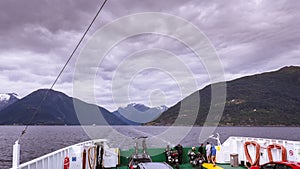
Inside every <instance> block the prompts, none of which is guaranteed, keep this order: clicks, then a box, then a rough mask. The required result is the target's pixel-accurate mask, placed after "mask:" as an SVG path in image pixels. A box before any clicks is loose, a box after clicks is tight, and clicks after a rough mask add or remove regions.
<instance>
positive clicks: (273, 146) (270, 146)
mask: <svg viewBox="0 0 300 169" xmlns="http://www.w3.org/2000/svg"><path fill="white" fill-rule="evenodd" d="M273 148H276V149H281V152H282V161H287V154H286V148H285V147H284V146H283V145H280V144H277V143H274V144H270V145H269V146H268V147H267V151H268V157H269V161H270V162H273V155H272V152H271V149H273Z"/></svg>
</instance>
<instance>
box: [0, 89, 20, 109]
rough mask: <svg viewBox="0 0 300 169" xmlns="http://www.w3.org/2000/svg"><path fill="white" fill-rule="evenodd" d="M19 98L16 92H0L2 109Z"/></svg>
mask: <svg viewBox="0 0 300 169" xmlns="http://www.w3.org/2000/svg"><path fill="white" fill-rule="evenodd" d="M18 100H19V98H18V95H17V94H15V93H4V94H0V111H1V110H2V109H4V108H6V107H7V106H9V105H11V104H13V103H14V102H16V101H18Z"/></svg>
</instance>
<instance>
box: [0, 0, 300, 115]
mask: <svg viewBox="0 0 300 169" xmlns="http://www.w3.org/2000/svg"><path fill="white" fill-rule="evenodd" d="M101 3H102V0H97V1H95V0H89V1H86V0H63V1H62V0H26V1H22V0H9V1H5V0H2V1H0V82H1V83H0V93H8V92H15V93H17V94H18V95H19V96H20V97H24V96H26V95H28V94H30V93H31V92H33V91H35V90H37V89H40V88H49V87H50V86H51V84H52V83H53V81H54V80H55V78H56V75H57V74H58V73H59V71H60V69H61V68H62V66H63V65H64V63H65V62H66V60H67V59H68V57H69V55H70V53H71V52H72V50H73V49H74V47H75V45H76V43H77V42H78V41H79V39H80V37H81V35H82V34H83V32H84V30H85V29H86V27H87V25H88V24H89V22H90V21H91V19H92V18H93V16H94V15H95V13H96V11H97V10H98V8H99V6H100V5H101ZM299 9H300V1H299V0H276V1H274V0H253V1H244V0H230V1H213V0H202V1H198V0H194V1H182V0H176V1H174V0H172V1H171V0H170V1H161V0H144V1H140V0H109V1H108V3H107V4H106V6H105V7H104V9H103V11H102V12H101V13H100V15H99V17H98V18H97V20H96V22H95V24H94V25H93V27H92V29H91V31H90V32H89V33H88V36H87V38H86V39H85V41H84V42H83V44H82V45H81V46H80V48H79V50H78V51H77V52H76V54H75V56H74V58H73V59H72V60H71V63H70V64H69V65H68V66H67V68H66V70H65V72H64V73H63V74H62V76H61V78H60V79H59V81H58V83H57V84H56V85H55V87H54V89H55V90H59V91H62V92H64V93H66V94H68V95H69V96H73V83H74V71H75V70H76V65H78V59H79V58H80V57H84V58H85V59H86V60H92V59H93V56H92V54H91V55H89V54H88V53H89V52H86V53H87V54H86V55H84V56H82V55H80V52H81V51H82V50H83V49H84V48H85V46H86V44H88V43H89V40H90V39H92V38H93V37H94V36H95V34H96V32H97V31H99V30H100V29H101V28H102V27H103V26H104V25H107V24H110V23H111V22H113V21H114V20H116V19H118V18H120V17H123V16H126V15H130V14H136V13H143V12H161V13H167V14H171V15H174V16H178V17H180V18H183V19H185V20H187V21H188V22H189V23H191V24H193V25H195V26H196V27H197V28H198V29H199V30H200V31H202V33H203V34H204V35H205V36H206V37H207V38H208V40H209V41H210V42H211V44H212V46H214V48H215V50H216V53H217V55H218V56H219V59H220V62H221V66H222V69H223V70H224V76H225V79H226V80H232V79H235V78H238V77H242V76H245V75H251V74H256V73H261V72H266V71H273V70H276V69H279V68H282V67H284V66H289V65H296V66H299V65H300V59H299V56H300V19H299V18H300V10H299ZM160 19H161V18H157V21H158V22H159V21H161V20H160ZM146 22H147V20H145V23H140V24H145V25H147V23H146ZM130 24H132V23H131V22H130V23H128V25H130ZM164 24H165V22H162V23H161V25H164ZM128 25H122V26H121V27H119V28H116V29H111V32H112V33H113V34H117V33H118V32H122V29H126V28H127V26H128ZM176 29H177V28H176ZM178 29H179V28H178ZM191 38H192V37H191ZM109 40H110V37H109V36H107V39H102V40H101V42H99V43H100V44H97V45H99V48H100V49H98V50H101V43H103V44H105V43H106V42H107V41H109ZM199 44H201V42H199ZM86 50H90V51H92V49H91V48H86ZM99 57H102V58H103V60H102V61H101V62H99V63H97V67H96V69H95V67H93V69H95V70H96V74H94V75H93V77H94V85H95V86H94V89H93V91H94V95H95V99H94V100H95V101H96V103H97V104H98V105H100V106H103V107H105V108H107V109H109V110H115V109H117V107H119V106H126V104H128V102H136V103H143V104H146V105H148V106H157V105H162V104H165V105H167V106H172V105H174V104H175V103H176V102H178V101H180V100H181V99H182V98H183V97H186V96H187V95H188V94H190V92H191V91H186V92H184V85H188V84H189V83H193V82H195V84H196V89H201V88H203V87H204V86H206V85H208V84H209V83H211V82H212V80H211V79H210V78H209V77H210V75H209V74H208V71H207V65H205V63H204V62H203V60H201V59H199V58H198V57H197V56H196V54H195V53H193V51H192V50H191V49H190V48H189V46H187V45H186V44H183V43H182V42H181V41H180V40H178V39H177V40H176V39H173V38H171V37H168V36H165V35H159V34H141V35H137V36H132V37H128V38H127V39H124V40H123V41H121V42H120V43H118V44H115V45H114V46H112V49H111V50H110V51H109V53H107V54H106V55H105V56H99ZM155 64H157V66H156V65H155ZM86 68H90V69H92V67H89V65H88V64H87V65H86ZM132 69H138V70H135V71H132ZM87 73H88V72H87ZM83 74H84V72H83ZM86 76H91V75H86ZM80 77H81V76H80ZM78 80H79V81H80V80H81V79H78ZM82 82H84V79H82ZM82 91H84V90H82ZM114 93H115V94H114ZM119 93H121V94H124V95H121V96H120V94H119ZM118 94H119V95H118ZM113 95H115V97H114V96H113ZM80 99H82V100H85V101H88V102H93V101H92V100H93V98H90V96H89V95H86V96H84V93H83V94H82V95H81V97H80Z"/></svg>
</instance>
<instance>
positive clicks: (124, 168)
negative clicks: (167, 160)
mask: <svg viewBox="0 0 300 169" xmlns="http://www.w3.org/2000/svg"><path fill="white" fill-rule="evenodd" d="M217 166H219V167H222V168H223V169H246V167H242V166H239V167H231V166H230V165H229V164H217ZM179 168H180V169H197V167H192V166H191V164H182V165H180V167H179ZM203 168H204V167H203ZM118 169H128V167H127V166H120V167H118ZM204 169H205V168H204Z"/></svg>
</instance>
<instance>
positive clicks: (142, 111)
mask: <svg viewBox="0 0 300 169" xmlns="http://www.w3.org/2000/svg"><path fill="white" fill-rule="evenodd" d="M167 109H168V108H167V107H166V106H164V105H163V106H158V107H148V106H145V105H143V104H137V103H130V104H128V105H127V106H126V107H120V108H119V109H118V110H117V111H116V112H114V113H117V114H118V113H119V114H120V115H122V116H123V117H124V118H126V119H127V120H130V121H133V122H136V123H147V122H150V121H153V120H155V119H156V118H158V117H159V116H160V115H161V114H162V113H163V112H164V111H166V110H167Z"/></svg>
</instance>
